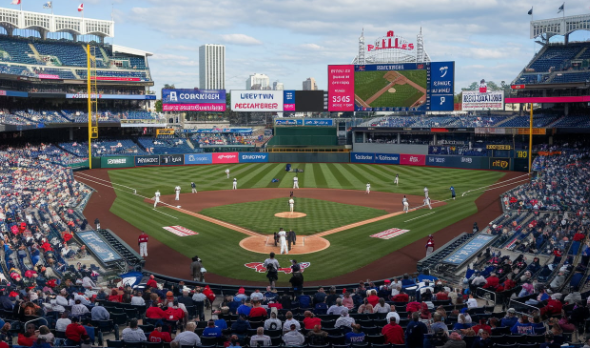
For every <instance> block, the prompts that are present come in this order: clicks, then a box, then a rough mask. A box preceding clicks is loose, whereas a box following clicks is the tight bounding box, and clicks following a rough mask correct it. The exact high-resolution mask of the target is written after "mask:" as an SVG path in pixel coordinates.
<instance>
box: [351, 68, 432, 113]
mask: <svg viewBox="0 0 590 348" xmlns="http://www.w3.org/2000/svg"><path fill="white" fill-rule="evenodd" d="M354 79H355V80H354V89H355V94H356V96H357V97H358V98H360V99H361V100H362V101H363V103H366V104H367V105H369V106H370V107H411V106H413V105H414V103H416V102H417V101H418V100H419V99H420V98H421V97H422V96H424V95H425V93H426V71H425V70H402V71H357V72H355V75H354Z"/></svg>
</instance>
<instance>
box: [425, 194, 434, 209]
mask: <svg viewBox="0 0 590 348" xmlns="http://www.w3.org/2000/svg"><path fill="white" fill-rule="evenodd" d="M424 205H427V206H428V208H430V210H432V206H431V205H430V197H426V198H424Z"/></svg>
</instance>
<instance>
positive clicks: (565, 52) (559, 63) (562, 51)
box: [528, 45, 585, 72]
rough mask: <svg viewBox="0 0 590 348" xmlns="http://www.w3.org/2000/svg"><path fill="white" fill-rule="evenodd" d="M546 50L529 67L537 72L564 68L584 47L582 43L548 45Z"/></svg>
mask: <svg viewBox="0 0 590 348" xmlns="http://www.w3.org/2000/svg"><path fill="white" fill-rule="evenodd" d="M546 47H547V48H546V49H545V51H544V52H543V53H542V54H541V56H539V57H538V58H537V59H535V60H534V61H533V62H532V63H531V64H530V65H529V67H528V68H529V69H532V71H535V72H546V71H549V69H552V70H562V69H563V68H565V67H566V64H567V63H568V61H569V60H571V59H572V58H574V57H575V56H576V55H577V54H578V53H580V51H581V50H582V48H583V47H585V46H581V45H571V46H563V45H551V46H546Z"/></svg>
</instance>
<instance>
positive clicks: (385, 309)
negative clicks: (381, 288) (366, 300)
mask: <svg viewBox="0 0 590 348" xmlns="http://www.w3.org/2000/svg"><path fill="white" fill-rule="evenodd" d="M390 311H391V306H390V305H389V304H388V303H385V299H383V298H379V303H377V305H376V306H373V313H382V314H383V313H385V314H387V313H389V312H390Z"/></svg>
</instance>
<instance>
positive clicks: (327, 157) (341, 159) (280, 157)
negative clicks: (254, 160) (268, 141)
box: [268, 152, 350, 163]
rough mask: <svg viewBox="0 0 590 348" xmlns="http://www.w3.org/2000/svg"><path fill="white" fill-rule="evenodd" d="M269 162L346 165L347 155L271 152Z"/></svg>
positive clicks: (348, 159) (348, 160)
mask: <svg viewBox="0 0 590 348" xmlns="http://www.w3.org/2000/svg"><path fill="white" fill-rule="evenodd" d="M268 161H269V162H286V163H291V162H292V163H318V162H320V163H348V162H350V158H349V154H348V153H306V152H271V153H269V154H268Z"/></svg>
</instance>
